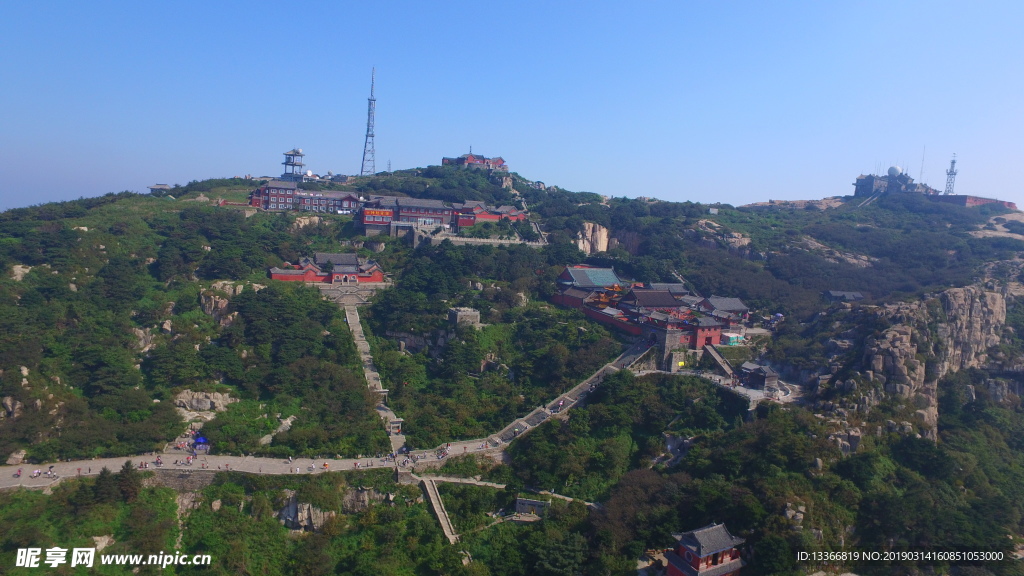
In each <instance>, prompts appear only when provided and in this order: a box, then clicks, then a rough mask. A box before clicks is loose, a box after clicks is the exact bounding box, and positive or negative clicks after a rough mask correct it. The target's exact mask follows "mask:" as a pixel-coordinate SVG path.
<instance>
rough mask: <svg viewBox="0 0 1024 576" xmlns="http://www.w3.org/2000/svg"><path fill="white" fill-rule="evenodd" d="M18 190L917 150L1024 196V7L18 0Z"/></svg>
mask: <svg viewBox="0 0 1024 576" xmlns="http://www.w3.org/2000/svg"><path fill="white" fill-rule="evenodd" d="M2 6H3V10H2V12H3V18H0V209H3V208H10V207H14V206H24V205H28V204H35V203H39V202H45V201H50V200H60V199H69V198H77V197H79V196H95V195H99V194H103V193H106V192H110V191H120V190H136V191H146V186H148V185H151V184H154V183H158V182H159V183H169V184H174V183H182V184H184V183H186V182H188V181H190V180H194V179H205V178H211V177H228V176H234V175H244V174H253V175H257V176H258V175H276V174H279V173H280V171H281V165H280V162H281V161H282V160H283V157H282V156H281V153H282V152H284V151H285V150H288V149H290V148H292V147H301V148H303V149H304V151H305V152H306V154H307V155H306V162H307V164H308V167H309V168H311V169H312V170H313V171H315V172H318V173H326V172H327V171H328V170H333V171H334V172H335V173H344V174H353V173H358V171H359V166H360V159H361V154H362V146H363V136H364V132H365V122H366V97H367V95H368V91H369V80H370V69H371V67H374V66H375V67H376V68H377V129H376V134H377V138H376V149H377V168H378V170H383V169H385V168H386V166H387V162H388V160H390V161H391V163H392V167H393V168H395V169H399V168H409V167H415V166H426V165H429V164H437V163H439V162H440V159H441V157H442V156H455V155H458V154H462V153H465V152H466V151H468V149H469V147H470V146H472V147H473V150H474V151H475V152H478V153H483V154H486V155H489V156H490V155H500V156H502V157H504V158H505V159H506V161H507V162H508V163H509V164H510V166H511V167H512V169H513V170H515V171H517V172H519V173H520V174H522V175H523V176H526V177H528V178H531V179H539V180H543V181H545V182H547V183H549V184H557V185H559V186H562V187H565V188H568V189H570V190H586V191H592V192H598V193H601V194H606V195H612V196H631V197H632V196H654V197H658V198H662V199H667V200H680V201H681V200H694V201H705V202H708V201H710V202H714V201H721V202H728V203H732V204H737V205H738V204H744V203H748V202H756V201H765V200H768V199H776V200H778V199H805V198H821V197H825V196H834V195H842V194H851V193H852V190H853V187H852V185H851V184H852V182H853V181H854V178H855V177H856V176H857V175H858V174H860V173H868V172H873V171H874V170H875V169H876V167H881V169H882V171H884V170H885V168H886V167H887V166H889V165H890V164H893V163H900V164H901V165H903V166H904V167H905V168H906V169H908V171H909V172H910V174H911V175H912V176H913V177H915V178H918V176H919V173H920V172H921V164H922V162H921V160H922V150H923V148H924V147H927V153H926V157H925V159H924V178H923V180H924V181H925V182H926V183H929V184H931V185H932V186H935V187H937V188H940V189H941V188H943V187H944V185H945V174H944V170H945V169H946V168H947V167H948V165H949V159H950V157H951V155H952V154H953V153H954V152H955V153H957V155H958V159H959V161H958V165H959V168H960V175H959V176H958V178H957V187H956V189H957V192H959V193H964V194H977V195H981V196H990V197H997V198H1001V199H1005V200H1012V201H1016V202H1017V203H1018V204H1021V205H1022V206H1024V193H1022V191H1021V183H1022V182H1024V162H1021V161H1020V159H1021V158H1022V156H1024V154H1022V153H1024V142H1022V135H1024V105H1022V101H1021V93H1022V91H1024V90H1022V88H1024V86H1022V84H1024V74H1022V64H1024V41H1021V40H1020V31H1019V26H1020V22H1022V21H1024V19H1022V16H1024V3H1020V2H999V3H994V2H993V3H971V4H964V3H963V2H958V3H954V2H944V1H935V2H923V1H921V2H785V3H774V2H773V3H765V2H636V3H626V2H586V3H584V2H563V3H550V2H519V3H507V4H489V3H470V4H458V3H454V4H453V3H434V2H391V3H379V2H359V3H355V2H266V3H261V2H216V3H207V2H162V3H157V2H134V3H128V2H88V3H86V2H53V3H44V2H21V3H16V2H4V3H3V5H2Z"/></svg>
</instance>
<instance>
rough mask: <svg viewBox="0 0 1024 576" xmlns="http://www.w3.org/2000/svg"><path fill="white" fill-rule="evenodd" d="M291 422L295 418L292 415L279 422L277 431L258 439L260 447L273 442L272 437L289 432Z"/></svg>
mask: <svg viewBox="0 0 1024 576" xmlns="http://www.w3.org/2000/svg"><path fill="white" fill-rule="evenodd" d="M292 422H295V416H294V415H292V416H289V417H287V418H285V419H284V420H281V425H280V426H278V427H277V430H274V433H273V434H267V435H266V436H264V437H262V438H260V446H266V445H268V444H270V443H271V442H273V441H274V436H276V435H278V434H280V433H282V432H287V431H289V430H291V428H292Z"/></svg>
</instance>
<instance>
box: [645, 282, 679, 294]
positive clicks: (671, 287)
mask: <svg viewBox="0 0 1024 576" xmlns="http://www.w3.org/2000/svg"><path fill="white" fill-rule="evenodd" d="M647 288H649V289H651V290H668V291H669V292H671V293H673V294H689V293H690V291H689V290H687V289H686V284H675V283H668V282H648V283H647Z"/></svg>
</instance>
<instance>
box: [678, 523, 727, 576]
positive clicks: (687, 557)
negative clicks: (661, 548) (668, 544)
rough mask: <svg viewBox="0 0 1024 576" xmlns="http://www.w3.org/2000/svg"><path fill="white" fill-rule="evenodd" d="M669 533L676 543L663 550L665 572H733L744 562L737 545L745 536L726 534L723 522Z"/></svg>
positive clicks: (702, 575) (697, 575)
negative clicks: (672, 546) (667, 549)
mask: <svg viewBox="0 0 1024 576" xmlns="http://www.w3.org/2000/svg"><path fill="white" fill-rule="evenodd" d="M672 536H673V537H674V538H675V539H676V540H677V541H678V544H677V545H676V548H675V550H672V551H669V552H666V553H665V560H666V561H668V572H667V574H668V576H733V575H736V574H739V573H740V569H741V568H743V566H744V565H745V564H746V563H745V562H744V561H743V559H742V558H740V551H739V550H738V549H737V548H738V547H739V546H740V545H741V544H743V543H744V542H746V540H744V539H743V538H737V537H736V536H733V535H732V534H730V533H729V530H728V529H727V528H726V527H725V525H724V524H709V525H707V526H705V527H703V528H698V529H697V530H693V531H690V532H683V533H682V534H673V535H672Z"/></svg>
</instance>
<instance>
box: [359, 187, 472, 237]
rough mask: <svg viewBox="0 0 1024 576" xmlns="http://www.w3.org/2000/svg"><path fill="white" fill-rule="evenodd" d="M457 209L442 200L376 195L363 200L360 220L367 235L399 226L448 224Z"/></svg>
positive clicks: (389, 232) (388, 231) (386, 231)
mask: <svg viewBox="0 0 1024 576" xmlns="http://www.w3.org/2000/svg"><path fill="white" fill-rule="evenodd" d="M453 213H454V209H453V208H452V207H451V206H448V205H446V204H445V203H444V202H442V201H440V200H425V199H421V198H400V197H396V196H373V197H371V198H370V199H369V200H368V201H366V202H365V203H364V204H363V207H362V212H360V218H359V221H360V222H362V224H363V228H364V229H365V230H366V235H367V236H374V235H376V234H381V233H388V234H391V231H392V229H393V228H394V227H395V226H401V227H413V226H428V227H437V226H448V225H450V224H451V221H452V214H453Z"/></svg>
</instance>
